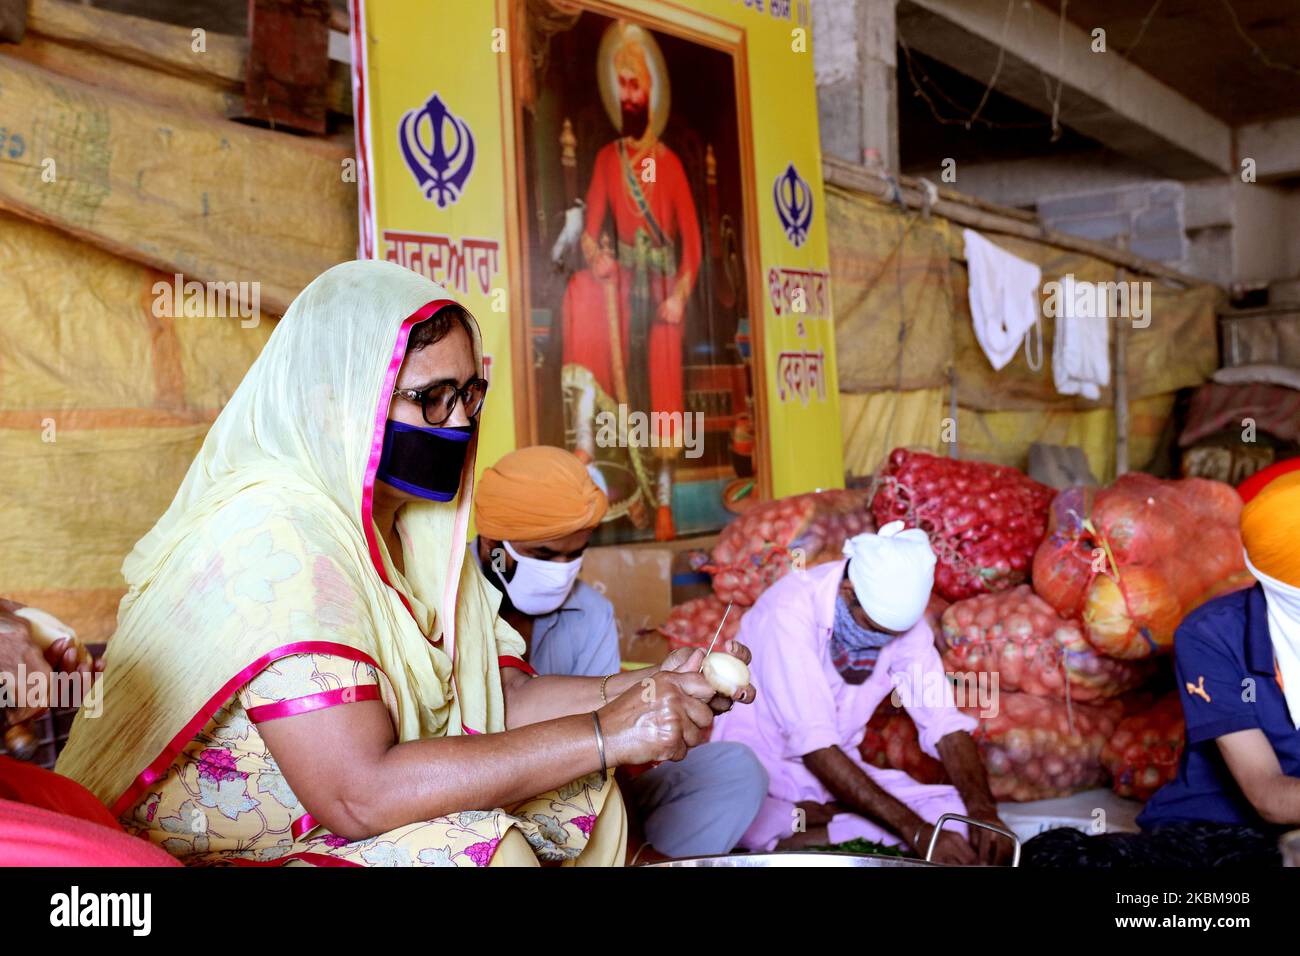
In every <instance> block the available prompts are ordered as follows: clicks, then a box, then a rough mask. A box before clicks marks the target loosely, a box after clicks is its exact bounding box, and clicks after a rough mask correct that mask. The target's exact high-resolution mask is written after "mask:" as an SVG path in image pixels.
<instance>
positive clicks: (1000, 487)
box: [871, 448, 1053, 601]
mask: <svg viewBox="0 0 1300 956" xmlns="http://www.w3.org/2000/svg"><path fill="white" fill-rule="evenodd" d="M1052 495H1053V491H1052V489H1051V488H1049V487H1047V486H1046V485H1043V484H1040V483H1039V482H1037V481H1034V480H1033V479H1031V478H1029V477H1027V476H1026V475H1024V474H1022V473H1021V472H1019V471H1017V470H1016V469H1014V468H1010V467H1007V466H1006V465H991V464H987V463H984V462H977V461H960V460H957V459H953V458H940V457H938V456H937V455H929V454H926V453H924V452H913V451H908V450H906V449H903V448H896V449H894V451H893V452H892V453H891V454H890V456H889V461H888V463H887V464H886V465H885V467H884V469H883V470H882V471H881V473H880V475H879V476H878V481H877V485H876V493H875V496H874V497H873V498H872V500H871V513H872V515H873V517H874V518H875V519H876V524H877V526H881V525H884V524H885V523H886V522H889V521H894V520H901V521H903V522H904V523H905V524H906V525H907V527H909V528H920V529H921V530H923V531H924V532H925V533H926V534H927V535H929V537H930V544H931V546H932V547H933V548H934V552H935V556H936V557H937V559H938V563H937V565H936V567H935V578H934V583H935V590H936V591H938V592H939V593H940V594H942V595H943V596H944V597H945V598H947V599H948V600H950V601H960V600H961V599H963V598H968V597H974V596H975V595H977V594H987V593H992V592H996V591H1002V590H1005V589H1007V588H1010V587H1014V586H1015V585H1017V584H1023V583H1024V582H1025V581H1027V580H1028V577H1029V566H1030V564H1031V563H1032V561H1033V557H1034V550H1035V549H1036V548H1037V547H1038V543H1039V542H1040V541H1041V540H1042V538H1043V534H1044V532H1045V530H1046V528H1047V507H1048V504H1049V503H1050V502H1051V500H1052Z"/></svg>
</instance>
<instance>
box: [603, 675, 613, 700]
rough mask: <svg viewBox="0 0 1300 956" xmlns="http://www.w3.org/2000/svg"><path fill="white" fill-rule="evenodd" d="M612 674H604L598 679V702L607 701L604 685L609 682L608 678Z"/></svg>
mask: <svg viewBox="0 0 1300 956" xmlns="http://www.w3.org/2000/svg"><path fill="white" fill-rule="evenodd" d="M613 676H614V675H613V674H606V675H605V676H604V677H602V678H601V680H600V702H601V703H602V704H608V703H609V697H607V696H606V695H605V685H606V684H608V683H609V679H610V678H611V677H613Z"/></svg>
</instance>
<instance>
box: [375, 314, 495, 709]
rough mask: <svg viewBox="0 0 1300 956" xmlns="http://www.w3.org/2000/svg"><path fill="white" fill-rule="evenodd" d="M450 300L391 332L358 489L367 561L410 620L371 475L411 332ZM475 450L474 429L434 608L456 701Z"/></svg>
mask: <svg viewBox="0 0 1300 956" xmlns="http://www.w3.org/2000/svg"><path fill="white" fill-rule="evenodd" d="M458 304H459V303H457V302H456V301H455V300H454V299H434V300H433V301H432V302H426V303H425V304H424V305H422V306H420V307H419V308H418V309H416V310H415V311H414V312H413V313H411V315H409V316H408V317H407V318H406V319H405V320H404V321H403V322H402V326H401V328H399V329H398V330H397V342H396V343H394V345H393V354H392V355H391V356H390V357H389V359H388V371H387V372H385V374H384V384H383V387H382V388H381V389H380V391H379V402H378V404H377V406H376V408H375V428H374V431H373V432H371V436H370V458H369V460H368V461H367V462H366V474H365V480H364V482H363V484H362V486H361V528H362V530H363V531H364V532H365V535H366V546H367V547H368V548H369V549H370V561H371V563H372V564H374V566H375V570H376V571H377V572H378V573H379V579H380V580H381V581H383V582H384V583H385V584H387V585H388V586H389V587H390V588H393V590H394V591H396V592H397V596H398V598H400V599H401V602H402V604H403V606H404V607H405V608H406V610H407V612H408V613H410V614H411V616H412V618H414V616H415V614H414V612H413V611H412V610H411V605H410V602H408V601H407V600H406V596H405V595H404V594H402V592H401V591H399V590H397V588H395V587H393V582H392V581H390V580H388V573H387V572H386V571H385V570H384V561H383V558H382V557H381V556H380V554H379V541H378V540H377V539H376V538H375V518H374V499H375V474H376V472H378V471H379V459H380V456H381V455H382V454H383V450H384V428H385V426H386V425H387V423H388V407H389V405H390V404H392V395H393V388H394V386H395V385H396V383H397V372H398V370H399V369H401V367H402V362H403V361H405V359H406V343H407V342H408V341H409V340H410V338H411V329H412V328H414V327H415V326H416V325H419V324H420V323H421V322H423V321H425V320H426V319H430V318H432V317H433V316H434V315H435V314H436V313H437V312H438V311H439V310H440V309H443V308H445V307H446V306H449V305H458ZM477 452H478V431H477V429H476V430H475V432H474V436H473V437H472V438H471V439H470V446H469V450H468V451H467V452H466V455H465V465H466V469H465V471H466V474H465V476H464V477H462V479H461V489H460V496H459V497H460V500H459V501H458V502H457V504H456V521H455V525H454V526H453V528H452V542H453V544H452V548H451V559H450V561H449V562H448V568H447V580H446V583H445V585H444V586H443V593H442V606H441V607H440V608H439V609H438V610H439V613H440V614H441V615H442V619H441V622H440V623H441V624H442V637H443V645H442V648H443V651H444V653H446V655H447V656H448V657H449V658H450V659H451V681H452V687H453V690H454V692H455V694H456V696H457V698H459V696H460V687H459V685H458V684H457V683H456V592H457V589H458V588H459V587H460V569H461V565H462V564H463V563H464V560H465V547H464V545H463V544H461V545H459V546H457V545H456V544H455V542H464V541H465V539H466V538H467V537H468V534H469V503H470V499H471V498H472V497H473V495H474V459H475V456H476V454H477ZM460 726H461V729H462V730H464V731H465V733H467V734H477V733H480V731H477V730H475V729H474V728H472V727H468V726H466V724H465V722H464V721H463V720H462V721H461V724H460Z"/></svg>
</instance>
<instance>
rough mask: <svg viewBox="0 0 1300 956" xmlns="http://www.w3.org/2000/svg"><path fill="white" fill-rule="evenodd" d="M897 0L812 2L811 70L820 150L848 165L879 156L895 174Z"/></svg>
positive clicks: (896, 149) (896, 138) (896, 131)
mask: <svg viewBox="0 0 1300 956" xmlns="http://www.w3.org/2000/svg"><path fill="white" fill-rule="evenodd" d="M897 2H898V0H814V2H813V5H812V15H813V68H814V71H815V73H816V77H817V115H818V119H819V121H820V123H821V142H822V152H823V153H825V154H827V155H830V156H835V157H837V158H839V159H843V160H847V161H848V162H851V163H860V164H864V163H867V157H868V155H869V154H870V155H872V156H873V157H879V158H878V160H875V162H878V163H879V164H880V165H882V166H883V167H884V168H885V169H886V170H887V171H889V172H894V173H896V172H897V171H898V83H897V79H896V76H897V74H896V73H895V70H896V68H897V57H896V56H895V49H896V44H897V34H896V32H895V29H894V9H895V6H896V5H897Z"/></svg>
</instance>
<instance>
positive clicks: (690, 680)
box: [599, 671, 713, 767]
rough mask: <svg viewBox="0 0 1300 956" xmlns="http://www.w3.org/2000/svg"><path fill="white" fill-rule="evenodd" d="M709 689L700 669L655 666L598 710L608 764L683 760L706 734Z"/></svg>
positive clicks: (710, 713)
mask: <svg viewBox="0 0 1300 956" xmlns="http://www.w3.org/2000/svg"><path fill="white" fill-rule="evenodd" d="M712 697H713V688H712V687H710V686H709V682H708V681H706V680H705V679H704V678H703V677H702V676H701V675H700V674H697V673H687V672H668V671H659V672H657V673H655V674H653V675H650V676H648V677H645V678H644V679H642V680H641V681H640V682H638V683H636V684H634V685H633V686H632V687H630V688H628V689H627V690H626V691H624V692H623V693H622V694H620V695H619V696H618V697H615V698H614V699H613V700H612V701H610V702H609V703H608V704H606V705H605V706H604V707H602V708H601V709H600V711H599V715H600V724H601V728H602V730H603V732H604V734H605V759H606V762H607V763H608V764H609V765H610V766H611V767H613V766H619V765H621V764H640V763H653V762H656V761H662V760H681V759H682V758H683V757H685V756H686V752H687V751H688V750H689V749H690V748H692V747H694V746H696V745H698V744H701V743H703V742H704V741H705V740H707V739H708V733H709V728H710V727H711V726H712V724H713V711H712V710H710V709H709V706H708V704H707V701H708V700H709V699H710V698H712Z"/></svg>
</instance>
